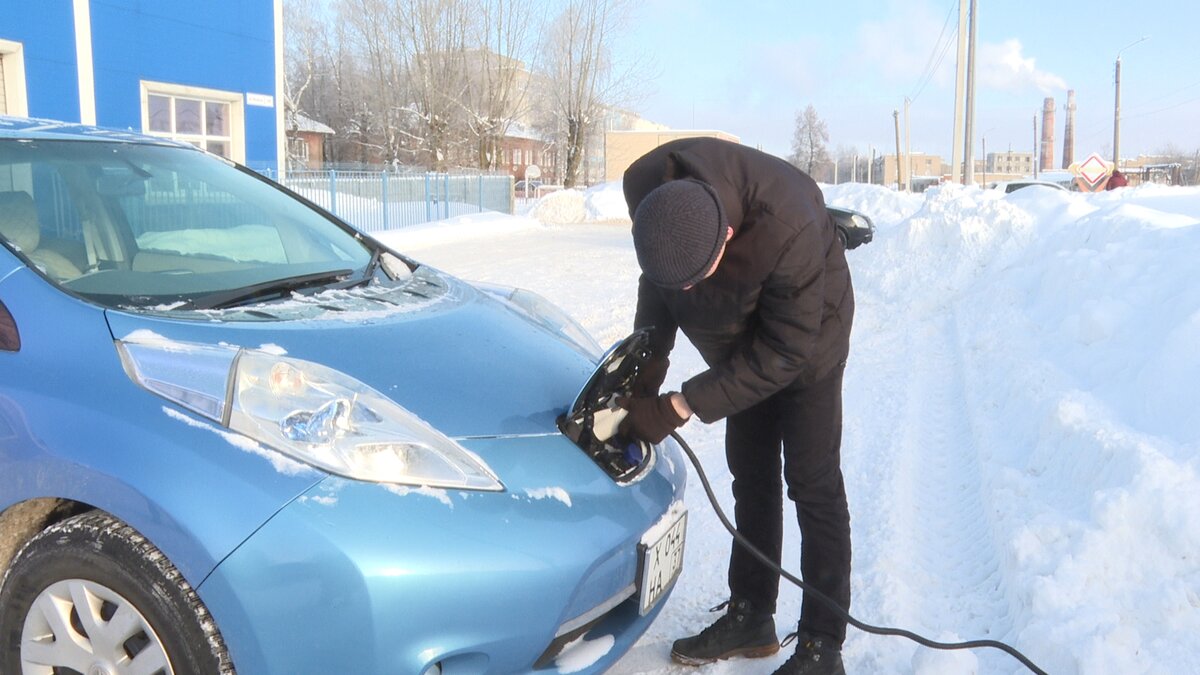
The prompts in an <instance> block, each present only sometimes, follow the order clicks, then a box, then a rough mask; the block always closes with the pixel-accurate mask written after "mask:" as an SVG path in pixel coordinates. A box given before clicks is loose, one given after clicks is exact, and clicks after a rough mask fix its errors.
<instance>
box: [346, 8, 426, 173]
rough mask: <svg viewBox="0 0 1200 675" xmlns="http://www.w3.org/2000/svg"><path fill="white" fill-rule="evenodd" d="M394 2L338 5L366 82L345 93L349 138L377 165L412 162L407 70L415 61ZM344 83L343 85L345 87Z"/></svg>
mask: <svg viewBox="0 0 1200 675" xmlns="http://www.w3.org/2000/svg"><path fill="white" fill-rule="evenodd" d="M396 9H397V8H396V3H395V2H393V1H392V0H339V3H338V12H337V14H338V21H339V23H340V24H341V25H342V26H343V27H344V30H343V32H342V34H341V37H342V39H343V40H344V41H345V42H344V44H345V45H346V47H347V49H346V52H347V55H348V56H349V57H350V58H351V59H353V60H354V61H356V62H357V63H358V64H360V65H358V68H357V70H359V71H360V72H361V75H362V77H361V78H360V80H359V81H358V82H356V83H355V84H356V85H357V90H355V91H351V90H348V89H346V88H342V89H341V91H339V94H341V95H345V96H347V97H348V98H349V100H351V101H353V104H352V105H350V106H348V108H349V113H350V114H349V119H347V120H346V123H347V125H348V127H347V128H346V129H345V131H346V134H347V136H348V137H349V138H350V139H352V140H353V142H355V143H356V144H358V145H359V146H360V147H361V149H362V157H363V158H364V159H367V160H374V161H385V162H393V161H411V160H412V151H411V149H410V146H411V145H412V141H413V140H414V139H415V138H416V135H415V134H413V133H412V131H411V130H412V127H413V126H414V125H413V122H412V111H411V107H410V106H409V100H410V99H409V92H408V86H407V85H408V78H407V77H406V68H407V65H408V61H409V59H410V58H411V56H412V49H411V47H410V43H408V42H407V41H406V40H405V39H404V38H405V37H406V35H404V34H403V33H401V32H400V31H398V30H397V29H396V25H397V23H399V22H400V17H398V16H397V11H396ZM343 83H345V82H343Z"/></svg>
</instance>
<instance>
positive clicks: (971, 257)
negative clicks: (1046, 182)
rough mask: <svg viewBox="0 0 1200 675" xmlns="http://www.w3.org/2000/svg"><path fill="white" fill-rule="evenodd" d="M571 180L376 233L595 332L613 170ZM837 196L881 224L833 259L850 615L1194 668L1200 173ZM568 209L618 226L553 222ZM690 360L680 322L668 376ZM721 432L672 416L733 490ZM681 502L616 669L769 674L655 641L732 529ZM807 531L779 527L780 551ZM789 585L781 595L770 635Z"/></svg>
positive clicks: (624, 274) (862, 656)
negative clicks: (632, 639)
mask: <svg viewBox="0 0 1200 675" xmlns="http://www.w3.org/2000/svg"><path fill="white" fill-rule="evenodd" d="M574 194H575V199H576V201H577V202H582V204H579V203H577V204H574V205H568V204H566V203H565V202H564V203H562V204H559V205H557V206H555V207H554V208H553V209H552V208H551V207H549V206H545V207H543V208H541V209H539V208H538V206H535V207H534V208H533V209H531V210H530V214H532V215H534V216H538V217H541V218H542V221H538V220H534V219H532V218H520V217H510V216H497V215H486V216H469V217H463V218H460V219H456V220H453V221H448V222H446V223H441V224H436V225H430V226H423V227H420V228H414V229H411V230H407V231H400V232H394V233H388V234H386V235H384V238H385V239H386V240H387V241H388V242H389V243H391V244H393V245H394V246H396V247H398V248H399V249H401V250H404V251H406V252H408V253H410V254H411V255H413V256H414V257H416V258H418V259H420V260H423V261H425V262H428V263H430V264H432V265H434V266H437V267H440V268H442V269H444V270H447V271H449V272H451V273H453V274H456V275H458V276H460V277H463V278H466V279H472V280H478V281H487V282H493V283H501V284H509V285H516V286H522V287H525V288H529V289H531V290H534V291H536V292H538V293H541V294H542V295H545V296H547V297H548V298H550V299H552V300H554V301H555V302H557V303H559V304H560V305H561V306H563V307H564V308H566V309H568V310H569V311H570V312H571V313H572V314H573V315H574V316H575V317H576V318H577V319H578V320H580V321H581V322H582V323H583V324H584V325H585V326H586V327H587V328H588V329H589V330H590V331H591V332H592V334H593V335H594V336H595V337H596V339H597V340H598V341H599V342H600V343H601V344H609V343H612V342H613V341H615V340H617V339H619V338H621V337H622V336H624V335H625V334H626V333H627V332H628V331H629V329H630V327H631V325H632V321H633V310H634V306H633V302H634V300H633V298H634V289H635V287H636V280H637V275H638V272H637V263H636V260H635V258H634V254H633V250H632V246H631V244H630V239H629V234H628V227H627V222H628V221H627V218H625V216H624V214H623V213H622V211H623V206H622V204H621V202H620V200H619V194H617V190H616V189H615V186H612V185H610V186H606V187H605V188H603V189H600V190H596V191H593V192H591V193H589V194H587V195H581V194H580V193H574ZM585 197H586V201H585V199H584V198H585ZM555 199H556V200H564V199H569V197H565V196H561V195H559V196H555ZM826 199H827V201H829V202H830V203H832V204H837V205H843V206H850V207H853V208H857V209H859V210H861V211H864V212H866V213H867V214H868V215H870V216H871V217H872V218H873V219H874V220H875V223H876V225H877V227H878V228H879V229H878V232H877V235H876V241H875V242H873V243H871V244H868V245H866V246H864V247H861V248H859V249H857V250H854V251H850V252H849V254H848V257H849V260H850V265H851V268H852V272H853V275H854V283H855V289H856V293H857V298H858V313H857V316H856V319H855V329H854V335H853V338H852V340H853V342H852V355H851V361H850V365H849V368H848V370H847V374H846V384H845V429H846V431H845V438H844V446H843V447H844V450H843V452H844V455H843V468H844V472H845V475H846V481H847V491H848V493H849V498H850V511H851V518H852V522H853V541H854V573H853V593H854V600H853V607H852V611H853V613H854V614H855V615H856V616H857V617H858V618H860V619H862V620H864V621H867V622H870V623H876V624H884V625H893V626H901V627H905V628H909V629H912V630H916V631H918V632H921V633H924V634H926V635H929V636H931V637H933V638H935V639H944V640H954V639H971V638H993V639H1000V640H1004V641H1008V642H1010V643H1012V644H1014V645H1015V646H1017V647H1018V648H1019V649H1021V650H1022V651H1024V652H1025V653H1026V654H1027V655H1029V656H1030V657H1031V658H1032V659H1033V660H1034V661H1036V662H1037V663H1038V664H1039V665H1040V666H1041V667H1043V668H1044V669H1046V670H1047V671H1048V672H1051V673H1063V674H1073V673H1089V674H1090V673H1122V674H1124V673H1163V674H1166V673H1200V640H1197V636H1198V635H1200V479H1198V477H1197V470H1198V469H1200V466H1198V464H1200V415H1197V414H1196V407H1197V403H1198V402H1200V280H1197V278H1196V275H1197V274H1198V273H1200V266H1198V264H1197V261H1200V188H1161V187H1154V186H1147V187H1142V188H1137V189H1123V190H1118V191H1115V192H1111V193H1104V194H1099V195H1081V194H1075V193H1064V192H1059V191H1050V190H1047V189H1041V188H1030V189H1026V190H1022V191H1018V192H1015V193H1013V194H1011V195H1008V196H1004V195H1002V194H996V193H994V192H985V191H983V190H980V189H978V188H962V187H958V186H949V187H943V188H939V189H936V190H933V191H931V192H929V193H927V194H925V195H904V194H897V193H894V192H891V191H888V190H886V189H882V188H877V187H869V186H862V185H842V186H829V187H826ZM539 206H541V205H539ZM551 211H553V214H554V215H548V214H550V213H551ZM539 212H541V215H539ZM561 213H568V214H569V215H570V214H574V215H570V217H561V216H560V215H557V214H561ZM571 218H574V219H575V220H586V221H608V222H609V223H610V224H603V225H601V224H586V223H585V224H571V225H566V224H554V225H550V224H546V223H551V222H552V223H563V222H569V220H570V219H571ZM622 218H625V222H626V225H621V224H616V225H614V224H611V222H612V221H619V220H621V219H622ZM543 221H544V222H543ZM703 367H704V366H703V363H702V361H701V360H700V358H699V356H698V355H697V354H696V353H695V352H694V351H693V350H691V349H690V347H688V346H687V344H686V340H685V339H682V338H681V340H680V348H679V349H678V350H677V352H676V353H675V354H673V355H672V371H671V374H670V376H669V378H668V381H667V384H668V386H676V387H677V386H678V383H679V382H681V381H682V380H684V379H686V378H687V377H689V376H691V375H693V374H695V373H697V372H699V371H700V370H701V369H702V368H703ZM723 430H724V427H723V424H721V423H718V424H714V425H711V426H705V425H703V424H701V423H699V422H691V423H689V424H688V425H687V426H686V427H685V428H684V430H683V431H684V434H685V436H686V437H687V439H688V440H689V442H690V443H691V444H692V446H693V447H694V448H695V449H696V450H697V451H698V453H699V455H700V458H701V460H702V461H703V462H704V464H705V466H706V467H707V470H708V472H709V474H710V476H711V478H712V479H713V480H714V482H715V483H716V486H717V491H718V493H720V494H722V495H724V506H725V508H726V509H730V508H731V506H732V505H731V500H730V499H729V497H728V485H729V475H728V472H727V471H726V469H725V467H724V462H723V449H722V434H723ZM687 505H688V508H689V511H690V516H689V533H688V545H687V550H686V558H685V567H684V572H683V576H682V577H681V579H680V581H679V585H678V587H677V589H676V591H675V593H674V595H673V596H672V598H671V600H670V602H669V604H668V606H667V607H666V608H665V610H664V611H663V613H662V615H661V617H660V618H659V620H658V621H657V622H656V623H655V625H654V626H652V627H651V629H650V631H649V632H648V633H647V635H646V636H645V638H643V639H642V641H641V642H640V643H638V645H637V646H636V647H635V648H634V649H633V651H631V652H630V653H629V655H628V656H626V657H625V659H623V660H622V661H621V662H620V663H619V664H618V665H617V667H616V668H615V669H614V670H613V671H612V672H614V673H619V674H626V675H631V674H635V673H638V674H648V673H655V674H674V673H685V672H688V673H691V672H700V673H705V674H707V675H727V674H732V673H770V672H771V671H772V670H773V669H774V668H775V667H776V666H777V665H778V663H780V662H782V661H783V660H784V658H785V656H786V654H785V653H782V652H781V654H780V655H779V656H778V657H775V658H773V659H764V660H762V661H755V662H748V661H736V662H725V663H720V664H715V665H712V666H708V667H706V668H703V669H700V670H698V671H697V670H696V669H688V668H682V667H679V666H675V665H672V664H671V662H670V660H669V656H668V652H669V648H670V642H671V641H672V640H673V639H675V638H677V637H681V636H683V635H686V634H689V633H691V632H693V631H695V630H698V629H699V628H701V627H703V626H704V625H706V624H707V623H708V622H709V621H711V620H712V619H713V618H715V615H710V614H708V612H707V611H706V610H707V609H708V608H709V607H711V606H713V605H716V604H717V603H718V602H720V601H721V600H722V599H723V597H724V594H725V593H726V588H725V581H724V579H725V564H726V556H727V550H728V536H727V535H726V533H725V532H724V531H723V530H722V529H721V527H720V524H719V522H718V521H717V519H716V517H715V516H714V515H713V513H712V510H711V508H710V507H709V505H708V504H707V503H706V501H705V498H704V494H703V492H702V490H701V489H700V488H699V485H698V483H696V482H695V481H693V483H692V486H691V489H690V490H689V494H688V495H687ZM798 539H799V537H798V534H797V533H796V532H795V531H794V527H793V528H792V531H791V532H789V538H788V541H787V549H786V562H785V566H787V567H789V568H791V569H798V568H799V541H798ZM799 600H800V596H799V592H797V591H793V590H792V589H790V588H785V589H784V591H783V593H782V595H781V600H780V614H779V632H780V635H781V637H782V635H783V634H784V633H786V632H788V625H789V624H790V623H791V622H792V621H794V619H795V618H796V617H797V614H798V611H799ZM844 655H845V659H846V663H847V667H848V670H849V671H850V672H852V673H920V674H922V675H925V674H935V673H946V674H954V675H964V674H969V673H1016V672H1022V669H1021V667H1020V666H1019V664H1018V663H1017V662H1016V661H1014V660H1012V659H1011V658H1010V657H1008V656H1006V655H1004V654H1002V653H1000V652H995V651H990V650H987V651H982V652H976V653H970V652H953V653H949V654H945V655H943V654H940V653H934V652H930V651H928V650H926V649H923V648H918V647H916V646H915V645H914V644H912V643H910V642H908V641H906V640H904V639H901V638H891V637H875V636H870V635H866V634H863V633H860V632H858V631H856V630H854V629H851V631H850V637H849V639H848V641H847V643H846V646H845V652H844Z"/></svg>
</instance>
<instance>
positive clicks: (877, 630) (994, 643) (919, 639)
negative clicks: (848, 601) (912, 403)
mask: <svg viewBox="0 0 1200 675" xmlns="http://www.w3.org/2000/svg"><path fill="white" fill-rule="evenodd" d="M671 438H674V439H675V442H676V443H679V447H681V448H683V452H684V453H685V454H687V456H688V459H689V460H691V462H692V466H694V467H696V475H698V476H699V477H700V483H701V484H703V485H704V492H705V493H706V494H708V501H710V502H712V506H713V509H714V510H715V511H716V512H717V517H718V518H720V519H721V524H722V525H724V526H725V529H726V530H729V533H730V534H732V535H733V539H734V541H736V542H737V543H738V544H740V545H741V546H742V548H745V549H746V550H747V551H749V552H750V554H751V555H753V556H754V557H755V558H758V559H759V561H760V562H762V564H764V565H766V566H767V567H770V568H771V569H773V570H775V571H777V572H779V575H780V576H782V577H783V578H784V579H787V580H788V581H790V582H792V583H793V584H795V585H797V586H799V587H800V588H802V589H804V592H805V593H810V594H812V596H813V597H814V598H816V599H818V600H820V601H821V602H822V603H823V604H825V605H826V606H828V607H829V608H830V609H832V610H833V611H834V612H836V613H837V614H838V615H840V616H841V617H842V618H844V619H845V620H846V622H847V623H849V624H850V625H852V626H854V627H855V628H857V629H859V630H861V631H865V632H867V633H874V634H875V635H895V636H899V637H904V638H908V639H909V640H912V641H913V642H916V643H917V644H920V645H924V646H926V647H930V648H932V649H943V650H953V649H978V648H981V647H991V648H992V649H999V650H1001V651H1003V652H1006V653H1008V654H1009V655H1011V656H1012V657H1013V658H1014V659H1016V660H1018V661H1020V662H1021V664H1022V665H1024V666H1025V667H1026V668H1028V669H1029V670H1030V671H1031V672H1033V673H1036V674H1037V675H1047V673H1046V671H1044V670H1042V669H1041V668H1039V667H1038V666H1037V664H1035V663H1034V662H1033V661H1031V660H1029V658H1028V657H1027V656H1025V655H1024V654H1022V653H1021V652H1019V651H1017V650H1016V649H1015V648H1013V647H1011V646H1009V645H1007V644H1005V643H1003V642H1000V641H998V640H968V641H966V642H938V641H936V640H930V639H929V638H927V637H924V636H922V635H918V634H916V633H914V632H912V631H908V630H904V629H903V628H888V627H883V626H872V625H871V624H868V623H863V622H862V621H859V620H858V619H855V618H854V617H853V616H850V613H849V612H847V611H846V610H845V609H843V608H842V606H841V605H839V604H837V603H836V602H834V601H833V600H832V599H831V598H830V597H829V596H827V595H825V594H824V593H822V592H821V591H818V590H817V589H815V588H813V587H812V586H810V585H808V584H806V583H804V582H803V581H801V580H800V578H799V577H797V576H796V575H794V574H792V573H791V572H788V571H787V570H785V569H783V568H782V567H780V566H779V565H778V564H776V563H775V562H774V561H773V560H771V559H770V558H768V557H767V555H766V554H765V553H763V552H762V551H760V550H758V548H757V547H756V546H754V544H751V543H750V541H749V540H748V539H746V538H745V537H744V536H743V535H742V534H741V533H740V532H738V531H737V528H736V527H734V526H733V523H731V522H729V518H728V517H726V515H725V512H724V511H723V510H722V509H721V505H720V504H718V503H717V495H716V494H715V493H714V492H713V489H712V484H710V483H709V482H708V476H707V475H706V474H705V473H704V467H703V466H701V465H700V460H699V459H697V458H696V453H694V452H692V449H691V447H689V446H688V444H687V442H686V441H684V440H683V438H682V437H680V435H679V433H678V432H671Z"/></svg>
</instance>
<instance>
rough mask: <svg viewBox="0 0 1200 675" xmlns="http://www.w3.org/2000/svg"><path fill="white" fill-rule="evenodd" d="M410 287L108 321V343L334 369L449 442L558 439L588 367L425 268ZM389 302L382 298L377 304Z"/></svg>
mask: <svg viewBox="0 0 1200 675" xmlns="http://www.w3.org/2000/svg"><path fill="white" fill-rule="evenodd" d="M413 283H414V284H416V285H415V286H412V287H411V288H408V290H407V291H406V287H398V288H396V289H394V292H388V293H384V294H381V293H380V291H379V290H378V289H363V290H362V291H361V292H356V291H336V292H329V293H321V294H318V295H316V296H312V297H308V298H297V299H293V300H287V301H283V302H272V303H260V304H256V305H253V306H247V307H243V308H238V309H232V310H224V311H221V312H214V311H205V312H196V311H170V310H169V309H168V308H155V309H152V310H150V311H117V310H108V311H107V315H108V321H109V326H110V328H111V330H112V334H113V337H114V338H115V339H122V338H125V337H127V336H129V335H131V334H133V333H134V332H135V331H151V332H153V333H154V334H156V335H159V336H162V337H163V338H165V339H167V340H173V341H180V342H193V343H201V344H212V345H218V344H224V345H234V346H238V347H244V348H250V349H262V350H265V351H269V352H271V353H275V354H283V353H286V354H287V355H288V356H291V357H294V358H299V359H305V360H308V361H313V362H316V363H320V364H322V365H325V366H328V367H331V368H335V369H337V370H340V371H342V372H343V373H346V374H347V375H350V376H352V377H355V378H357V379H358V380H360V381H362V382H364V383H365V384H367V385H368V386H370V387H372V388H374V389H376V390H378V391H379V392H381V393H383V394H384V395H386V396H388V397H390V398H391V399H393V400H394V401H396V402H397V403H399V404H400V405H402V406H404V407H405V408H407V409H409V410H410V411H411V412H413V413H415V414H416V415H417V416H419V417H421V418H422V419H424V420H425V421H426V422H428V423H429V424H431V425H433V426H434V427H435V428H437V429H439V430H440V431H442V432H443V433H445V434H447V435H449V436H452V437H468V436H498V435H523V434H545V433H558V429H557V427H556V425H555V420H556V419H557V417H558V416H559V415H561V414H562V413H564V412H566V410H567V409H568V407H569V406H570V405H571V402H572V401H573V400H574V398H575V396H576V395H577V394H578V392H579V388H580V387H581V386H582V384H583V383H584V382H585V381H586V380H587V378H588V376H589V375H590V374H591V372H592V370H593V369H594V368H595V364H594V363H592V361H591V360H590V359H589V358H588V357H587V356H585V355H584V354H583V353H582V352H581V351H580V350H579V348H578V347H577V346H575V345H573V344H572V343H571V342H570V341H569V340H567V339H565V338H563V337H562V336H561V335H559V334H557V333H555V332H552V331H549V330H547V329H545V328H543V327H541V326H539V325H537V324H535V323H534V322H533V321H532V320H530V319H529V318H527V317H526V316H524V315H522V314H520V313H518V312H517V311H514V310H513V309H512V308H511V307H509V306H508V305H506V304H505V303H502V302H500V301H498V300H496V299H494V298H493V297H492V296H490V295H488V294H487V293H484V292H482V291H479V290H477V289H475V288H473V287H471V286H469V285H467V284H464V283H463V282H461V281H458V280H456V279H453V278H452V277H449V276H447V275H443V274H441V273H439V272H436V271H434V270H431V269H430V268H421V270H420V273H419V274H416V275H414V282H413ZM383 296H386V297H383Z"/></svg>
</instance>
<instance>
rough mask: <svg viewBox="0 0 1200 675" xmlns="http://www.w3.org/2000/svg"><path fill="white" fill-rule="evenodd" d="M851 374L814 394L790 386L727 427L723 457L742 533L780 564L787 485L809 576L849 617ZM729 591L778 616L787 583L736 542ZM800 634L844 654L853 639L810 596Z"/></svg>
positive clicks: (836, 375)
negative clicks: (847, 396) (847, 431)
mask: <svg viewBox="0 0 1200 675" xmlns="http://www.w3.org/2000/svg"><path fill="white" fill-rule="evenodd" d="M843 370H844V367H842V366H839V367H837V368H835V369H834V371H833V373H831V374H830V375H828V376H826V377H825V378H824V379H822V380H820V381H818V382H816V383H814V384H812V385H809V386H807V387H798V386H795V385H793V386H790V387H788V388H786V389H784V390H783V391H780V392H779V393H777V394H775V395H774V396H772V397H770V398H768V399H767V400H765V401H763V402H762V403H759V404H758V405H755V406H754V407H752V408H748V409H746V410H744V411H742V412H740V413H737V414H735V415H733V416H731V417H729V418H728V419H727V420H726V427H725V428H726V431H725V453H726V458H727V461H728V462H729V470H730V472H731V473H732V474H733V498H734V501H735V506H734V517H735V520H736V522H737V529H738V531H739V532H740V533H742V535H743V536H745V537H746V538H748V539H749V540H750V541H751V542H752V543H753V544H754V545H755V546H757V547H758V548H759V549H760V550H761V551H762V552H763V553H765V554H767V555H768V556H769V557H770V558H771V559H772V560H774V561H775V562H779V560H780V553H781V549H782V546H783V520H784V519H783V485H784V481H785V480H786V484H787V495H788V498H789V499H791V500H792V501H793V502H795V503H796V514H797V517H798V519H799V521H800V535H801V537H802V541H801V548H800V572H801V576H802V577H803V579H804V581H805V583H808V584H811V585H812V586H813V587H815V588H816V589H817V590H819V591H821V592H822V593H824V594H825V595H828V596H829V597H830V598H832V599H834V600H835V601H836V602H837V603H838V604H839V605H841V606H842V607H843V608H845V609H849V608H850V511H849V508H848V507H847V505H846V488H845V485H844V484H843V482H842V469H841V445H842V373H843ZM781 444H782V447H783V451H782V454H781V453H780V445H781ZM784 566H785V567H788V565H786V564H785V565H784ZM789 569H791V568H790V567H789ZM729 590H730V592H731V597H734V598H744V599H746V600H749V601H750V602H751V603H753V604H754V606H755V607H757V608H761V609H762V611H765V612H770V613H772V614H774V613H775V601H776V598H777V596H778V595H779V574H778V573H777V572H775V571H773V570H771V569H769V568H767V567H766V566H765V565H763V564H762V563H761V562H759V560H758V559H756V558H754V557H753V556H752V555H751V554H750V553H748V552H746V551H745V550H744V549H743V548H742V547H741V546H740V545H738V544H737V542H734V544H733V551H732V553H731V554H730V557H729ZM800 628H801V629H802V630H805V631H808V632H812V633H820V634H823V635H825V636H828V637H831V638H833V639H834V640H836V641H837V643H838V644H841V643H842V642H843V641H844V640H845V639H846V621H845V620H844V619H842V618H840V617H839V616H837V615H836V614H835V613H834V612H832V611H831V610H829V609H827V608H826V607H825V606H824V605H823V604H821V602H820V601H819V600H816V599H815V598H812V597H810V594H808V593H805V595H804V602H803V605H802V608H801V615H800Z"/></svg>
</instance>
